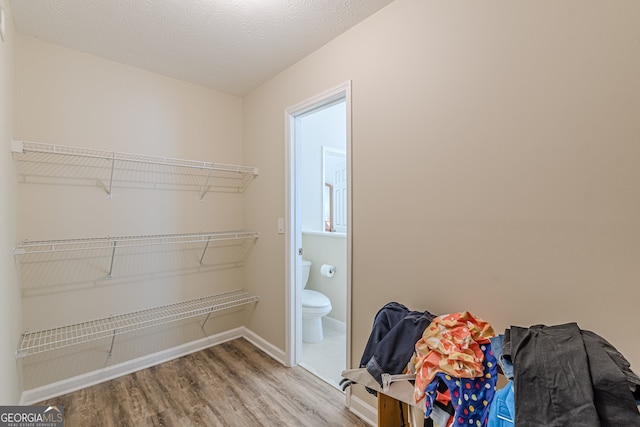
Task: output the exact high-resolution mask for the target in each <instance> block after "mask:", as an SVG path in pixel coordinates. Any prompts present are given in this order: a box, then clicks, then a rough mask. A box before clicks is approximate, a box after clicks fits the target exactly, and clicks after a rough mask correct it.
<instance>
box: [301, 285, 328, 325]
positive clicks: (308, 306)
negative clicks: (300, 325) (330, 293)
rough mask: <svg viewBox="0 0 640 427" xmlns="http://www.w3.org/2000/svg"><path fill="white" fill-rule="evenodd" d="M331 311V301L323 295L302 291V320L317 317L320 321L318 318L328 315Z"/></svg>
mask: <svg viewBox="0 0 640 427" xmlns="http://www.w3.org/2000/svg"><path fill="white" fill-rule="evenodd" d="M332 309H333V307H332V306H331V301H330V300H329V298H328V297H327V296H326V295H325V294H323V293H320V292H318V291H312V290H311V289H303V290H302V317H303V318H311V317H317V318H318V321H320V318H321V317H322V316H326V315H327V314H329V313H330V312H331V310H332Z"/></svg>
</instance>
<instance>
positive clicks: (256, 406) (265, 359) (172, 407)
mask: <svg viewBox="0 0 640 427" xmlns="http://www.w3.org/2000/svg"><path fill="white" fill-rule="evenodd" d="M40 404H42V405H52V404H55V405H63V406H64V412H65V426H66V427H101V426H105V427H106V426H117V427H125V426H127V427H138V426H179V427H187V426H207V427H209V426H231V427H235V426H238V427H253V426H292V427H313V426H318V427H320V426H331V427H347V426H367V425H368V424H366V423H365V422H363V421H362V420H360V419H359V418H358V417H356V416H355V415H353V414H352V413H351V412H350V411H349V410H348V409H347V408H346V407H345V404H344V395H343V394H342V393H341V392H340V391H339V390H336V389H335V388H333V387H331V386H330V385H328V384H327V383H325V382H323V381H321V380H319V379H318V378H316V377H315V376H313V375H312V374H310V373H309V372H307V371H306V370H304V369H303V368H300V367H294V368H287V367H285V366H282V365H281V364H280V363H278V362H276V361H275V360H273V359H272V358H271V357H269V356H268V355H266V354H265V353H263V352H262V351H261V350H259V349H257V348H256V347H254V346H253V345H252V344H250V343H249V342H248V341H246V340H244V339H236V340H233V341H229V342H226V343H224V344H220V345H218V346H215V347H211V348H209V349H206V350H203V351H200V352H197V353H193V354H190V355H188V356H184V357H181V358H179V359H175V360H172V361H169V362H166V363H163V364H161V365H158V366H154V367H152V368H148V369H145V370H142V371H139V372H135V373H133V374H130V375H126V376H123V377H120V378H117V379H114V380H111V381H108V382H105V383H102V384H98V385H95V386H93V387H89V388H86V389H83V390H79V391H76V392H73V393H69V394H67V395H64V396H60V397H56V398H54V399H50V400H47V401H45V402H42V403H40Z"/></svg>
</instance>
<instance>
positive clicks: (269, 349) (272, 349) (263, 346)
mask: <svg viewBox="0 0 640 427" xmlns="http://www.w3.org/2000/svg"><path fill="white" fill-rule="evenodd" d="M242 329H243V331H242V332H243V335H242V337H243V338H244V339H246V340H247V341H249V342H250V343H251V344H253V345H255V346H256V347H258V348H259V349H260V350H262V351H264V352H265V353H267V354H268V355H269V356H271V358H272V359H275V360H276V361H278V362H280V363H281V364H283V365H285V366H287V363H286V360H287V357H286V353H285V352H284V351H283V350H280V349H279V348H278V347H276V346H274V345H273V344H271V343H270V342H269V341H267V340H265V339H264V338H262V337H261V336H259V335H257V334H256V333H255V332H253V331H252V330H250V329H247V328H245V327H243V328H242Z"/></svg>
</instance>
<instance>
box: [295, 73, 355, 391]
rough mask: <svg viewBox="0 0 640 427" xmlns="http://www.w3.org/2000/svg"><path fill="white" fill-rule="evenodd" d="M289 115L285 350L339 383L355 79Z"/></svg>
mask: <svg viewBox="0 0 640 427" xmlns="http://www.w3.org/2000/svg"><path fill="white" fill-rule="evenodd" d="M285 116H286V117H285V118H286V125H287V183H288V192H287V196H288V197H287V214H288V217H287V219H288V221H287V224H288V228H287V230H288V233H289V236H288V239H287V254H288V256H287V273H288V274H287V281H288V283H287V285H288V286H287V289H288V298H287V302H288V316H287V322H288V328H287V355H288V360H289V363H290V364H291V365H297V364H299V365H300V366H302V367H304V368H305V369H308V370H309V371H310V372H312V373H314V374H315V375H317V376H318V377H320V378H321V379H323V380H325V381H327V382H328V383H330V384H332V385H334V386H336V387H338V384H339V381H340V378H341V373H342V371H343V370H344V369H346V367H347V361H348V360H349V357H350V355H349V350H350V349H349V347H350V346H349V345H348V343H349V342H350V336H349V330H350V328H349V324H350V314H351V313H350V306H351V302H350V300H351V238H350V236H351V234H350V230H349V227H350V200H351V192H350V183H351V180H350V168H349V165H350V151H351V150H350V148H351V147H350V144H351V137H350V135H351V121H350V117H351V104H350V84H349V83H346V84H344V85H341V86H339V87H337V88H334V89H332V90H330V91H327V92H325V93H323V94H320V95H318V96H316V97H314V98H312V99H309V100H307V101H304V102H302V103H300V104H297V105H295V106H292V107H290V108H288V109H287V110H286V114H285Z"/></svg>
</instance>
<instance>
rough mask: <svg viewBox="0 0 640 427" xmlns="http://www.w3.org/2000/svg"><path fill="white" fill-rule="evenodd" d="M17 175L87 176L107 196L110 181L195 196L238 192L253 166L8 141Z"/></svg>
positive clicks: (255, 173)
mask: <svg viewBox="0 0 640 427" xmlns="http://www.w3.org/2000/svg"><path fill="white" fill-rule="evenodd" d="M12 151H13V153H14V157H15V158H16V160H17V161H18V172H19V174H20V175H25V176H29V175H33V176H38V177H49V178H52V177H55V178H67V179H91V180H95V181H97V182H98V183H99V185H100V186H101V187H103V188H104V190H105V191H106V193H107V198H109V199H111V198H112V195H113V193H112V190H113V188H114V184H115V185H116V186H117V185H118V184H121V185H126V184H132V183H137V184H141V185H148V186H152V187H155V186H158V185H165V186H176V187H185V186H186V187H193V188H197V189H198V191H199V193H200V199H203V198H204V196H205V195H206V194H207V192H208V191H209V190H210V189H216V190H218V191H226V192H242V191H244V190H245V189H246V188H247V186H248V185H249V184H250V183H251V181H252V180H253V179H254V178H255V177H256V176H258V169H257V168H254V167H251V166H238V165H230V164H224V163H214V162H204V161H198V160H185V159H176V158H170V157H156V156H149V155H145V154H131V153H122V152H118V151H104V150H96V149H93V148H82V147H71V146H66V145H56V144H47V143H42V142H31V141H16V140H14V141H12Z"/></svg>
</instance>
